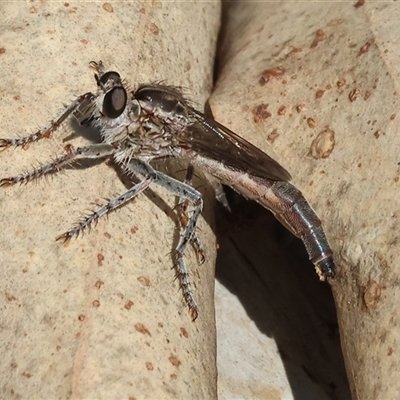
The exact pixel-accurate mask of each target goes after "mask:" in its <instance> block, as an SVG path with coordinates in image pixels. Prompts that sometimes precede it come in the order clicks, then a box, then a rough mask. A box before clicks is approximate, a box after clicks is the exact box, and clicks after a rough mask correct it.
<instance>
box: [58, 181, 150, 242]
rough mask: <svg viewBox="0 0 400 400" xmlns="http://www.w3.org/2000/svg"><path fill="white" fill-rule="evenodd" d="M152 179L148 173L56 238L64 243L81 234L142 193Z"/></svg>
mask: <svg viewBox="0 0 400 400" xmlns="http://www.w3.org/2000/svg"><path fill="white" fill-rule="evenodd" d="M153 181H154V174H151V173H149V174H148V175H147V176H146V177H145V179H144V180H143V181H141V182H139V183H137V184H136V185H134V186H132V187H131V188H130V189H129V190H128V191H127V192H125V193H124V194H122V195H121V196H118V197H116V198H114V199H112V200H110V201H109V202H108V203H107V204H105V205H104V206H102V207H100V208H98V209H97V210H95V211H93V212H92V213H91V214H89V215H87V216H86V217H84V218H82V220H81V221H79V222H78V223H77V224H76V225H75V226H74V227H72V228H71V229H70V230H69V231H67V232H65V233H63V234H61V235H59V236H57V238H56V240H62V241H64V243H65V242H67V241H68V240H70V239H71V238H72V237H74V236H79V234H82V233H83V231H84V230H85V229H87V228H89V229H90V227H91V225H92V224H93V223H97V221H98V220H99V218H100V217H102V216H104V215H106V214H108V213H109V212H111V211H113V210H115V209H116V208H118V207H121V206H122V205H124V204H125V203H127V202H128V201H130V200H132V199H133V198H134V197H136V196H137V195H138V194H140V193H142V192H143V191H144V190H145V189H147V188H148V187H149V186H150V184H151V183H152V182H153Z"/></svg>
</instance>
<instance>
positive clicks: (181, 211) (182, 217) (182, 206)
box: [177, 164, 205, 265]
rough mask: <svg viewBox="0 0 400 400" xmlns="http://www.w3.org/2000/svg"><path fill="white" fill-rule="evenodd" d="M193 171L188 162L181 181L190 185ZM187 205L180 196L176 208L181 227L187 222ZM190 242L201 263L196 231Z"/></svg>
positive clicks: (203, 259) (201, 257)
mask: <svg viewBox="0 0 400 400" xmlns="http://www.w3.org/2000/svg"><path fill="white" fill-rule="evenodd" d="M193 172H194V167H193V165H191V164H189V166H188V168H187V170H186V177H185V180H184V181H183V182H184V183H185V184H186V185H190V186H192V178H193ZM188 206H189V200H188V199H187V198H185V197H182V196H181V197H180V198H179V201H178V205H177V209H178V216H179V222H180V224H181V228H182V229H185V228H186V226H187V224H188V222H189V216H188V214H187V212H186V211H187V208H188ZM190 243H191V245H192V246H193V248H194V251H195V253H196V258H197V263H198V264H199V265H201V264H203V263H204V261H205V257H204V250H203V246H202V244H201V242H200V240H199V238H198V237H197V234H196V232H194V233H193V236H192V238H191V239H190Z"/></svg>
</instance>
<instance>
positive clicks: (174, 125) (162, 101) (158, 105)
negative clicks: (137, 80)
mask: <svg viewBox="0 0 400 400" xmlns="http://www.w3.org/2000/svg"><path fill="white" fill-rule="evenodd" d="M134 96H135V98H136V99H137V100H138V101H139V103H140V105H141V107H142V109H143V111H144V112H146V113H147V114H148V115H149V116H151V117H152V118H153V121H155V122H156V121H159V123H160V124H161V125H168V126H169V129H170V131H171V132H173V131H180V130H182V129H184V128H185V127H186V125H187V118H188V105H187V102H186V100H185V99H184V98H183V96H182V95H181V93H180V92H179V91H178V90H177V89H175V88H174V87H172V86H164V85H156V84H153V85H145V86H141V87H139V88H138V90H137V91H136V92H135V94H134Z"/></svg>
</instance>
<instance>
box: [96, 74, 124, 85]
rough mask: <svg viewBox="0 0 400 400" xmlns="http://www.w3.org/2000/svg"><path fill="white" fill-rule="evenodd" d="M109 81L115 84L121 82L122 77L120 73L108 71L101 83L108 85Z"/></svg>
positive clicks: (102, 77)
mask: <svg viewBox="0 0 400 400" xmlns="http://www.w3.org/2000/svg"><path fill="white" fill-rule="evenodd" d="M109 79H112V80H113V81H114V82H115V83H118V82H121V76H120V74H119V73H118V72H115V71H108V72H106V73H105V74H103V75H102V76H101V78H100V80H99V82H100V83H101V84H103V85H105V84H106V83H107V81H108V80H109Z"/></svg>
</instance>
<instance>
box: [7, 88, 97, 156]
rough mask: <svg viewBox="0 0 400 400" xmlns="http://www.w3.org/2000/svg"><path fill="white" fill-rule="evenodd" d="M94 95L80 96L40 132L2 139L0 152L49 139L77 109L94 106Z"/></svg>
mask: <svg viewBox="0 0 400 400" xmlns="http://www.w3.org/2000/svg"><path fill="white" fill-rule="evenodd" d="M94 97H95V96H94V94H93V93H90V92H89V93H85V94H83V95H82V96H79V97H78V98H77V99H76V100H75V101H74V102H73V103H72V104H70V105H69V106H68V107H67V108H66V109H65V110H63V111H62V112H61V113H60V114H59V115H58V116H57V117H56V118H55V119H53V120H52V121H51V122H50V124H49V125H47V126H45V127H44V128H42V129H39V130H38V131H36V132H34V133H32V134H30V135H27V136H24V137H21V138H14V139H0V150H4V149H6V148H8V147H11V146H15V147H17V146H27V145H28V144H29V143H33V142H37V141H38V140H40V139H43V138H49V137H51V135H52V134H53V132H55V131H56V130H57V129H58V128H59V126H60V125H61V124H62V123H63V122H64V121H65V120H66V119H67V118H68V117H69V116H70V115H71V114H72V113H73V112H74V111H75V110H77V109H79V108H80V107H82V105H84V104H86V105H87V104H89V103H91V104H94Z"/></svg>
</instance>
